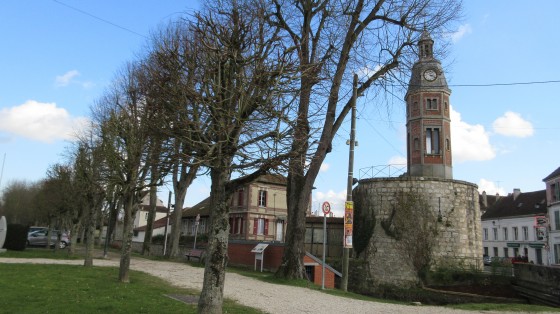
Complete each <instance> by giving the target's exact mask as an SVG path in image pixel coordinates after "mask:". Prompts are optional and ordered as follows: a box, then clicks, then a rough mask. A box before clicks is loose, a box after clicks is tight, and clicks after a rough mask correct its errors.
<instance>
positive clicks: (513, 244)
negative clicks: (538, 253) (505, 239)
mask: <svg viewBox="0 0 560 314" xmlns="http://www.w3.org/2000/svg"><path fill="white" fill-rule="evenodd" d="M519 246H520V244H519V243H511V242H510V243H507V247H519Z"/></svg>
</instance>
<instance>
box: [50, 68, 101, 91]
mask: <svg viewBox="0 0 560 314" xmlns="http://www.w3.org/2000/svg"><path fill="white" fill-rule="evenodd" d="M80 75H81V73H80V72H79V71H78V70H70V71H68V72H66V73H64V74H62V75H57V76H56V77H55V80H54V85H55V86H56V87H66V86H68V85H70V84H72V83H75V84H78V85H80V86H82V87H83V88H86V89H89V88H92V87H94V86H95V84H94V83H93V82H90V81H79V80H76V78H77V77H78V76H80Z"/></svg>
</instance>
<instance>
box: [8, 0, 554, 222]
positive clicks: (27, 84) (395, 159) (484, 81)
mask: <svg viewBox="0 0 560 314" xmlns="http://www.w3.org/2000/svg"><path fill="white" fill-rule="evenodd" d="M197 6H198V2H197V1H185V0H176V1H175V0H173V1H171V0H168V1H132V0H120V1H105V0H103V1H100V0H97V1H93V0H88V1H85V0H81V1H77V0H60V1H53V0H50V1H49V0H30V1H20V0H3V1H1V2H0V38H1V40H2V47H3V48H4V49H3V50H2V52H1V53H0V74H1V75H0V163H1V162H3V161H4V156H5V162H4V168H3V173H2V181H1V182H0V189H3V188H5V187H6V185H7V184H9V182H11V181H13V180H28V181H35V180H39V179H41V178H44V177H45V172H46V170H47V169H48V167H49V165H52V164H54V163H56V162H60V161H62V160H63V158H64V153H65V147H67V146H68V143H69V142H68V141H69V140H70V139H71V137H70V135H71V134H72V130H73V129H74V128H75V127H79V125H81V123H83V122H84V121H85V120H86V119H87V117H88V115H89V107H90V105H91V104H93V103H94V101H95V100H96V99H97V98H98V97H99V96H100V95H101V94H102V92H103V90H104V89H105V88H106V87H107V85H108V84H109V83H110V82H111V80H112V79H113V77H114V75H115V73H116V71H118V70H119V68H120V67H121V66H122V65H123V64H124V63H125V62H126V61H129V60H132V59H134V58H135V56H136V55H137V54H138V53H139V52H141V51H142V48H143V47H144V45H145V43H146V40H147V38H146V37H148V36H149V34H150V32H151V31H153V30H155V29H156V27H157V26H158V25H161V24H162V23H165V22H166V21H168V20H170V19H173V18H176V17H178V16H179V14H180V13H181V12H192V10H193V9H196V8H197ZM70 7H72V8H70ZM464 9H465V10H464V19H463V20H462V21H461V22H460V23H459V25H458V27H457V30H456V32H455V33H454V34H453V37H452V45H451V47H450V48H451V49H450V51H449V56H448V58H447V59H446V60H442V63H443V64H444V66H445V70H446V77H447V80H448V83H449V85H450V88H451V90H452V94H451V106H452V109H453V116H452V148H453V158H454V160H453V176H454V179H457V180H464V181H469V182H472V183H475V184H477V185H479V191H480V192H482V191H483V190H485V191H486V192H487V193H490V194H495V193H497V192H498V193H500V194H502V195H504V194H507V193H509V192H512V190H513V189H514V188H520V189H521V191H522V192H528V191H535V190H542V189H544V188H545V186H544V183H543V182H542V179H543V178H544V177H545V176H547V175H548V174H549V173H551V172H552V171H554V170H555V169H556V168H557V167H558V166H560V158H558V157H557V156H559V155H560V145H559V143H558V136H556V135H557V134H558V133H559V130H560V127H559V124H558V118H559V117H560V104H559V101H558V97H560V95H558V94H559V93H556V91H557V90H560V83H549V84H521V85H507V86H500V85H494V86H484V87H472V86H471V87H469V86H462V85H492V84H506V83H531V82H543V81H558V80H560V59H559V58H558V55H559V53H560V46H559V45H560V43H559V42H558V40H557V39H558V34H557V31H558V29H559V27H558V24H557V22H555V21H556V20H557V17H558V12H559V11H560V2H558V1H553V0H549V1H539V2H538V5H533V6H532V5H530V4H527V2H525V1H506V0H495V1H465V7H464ZM436 45H437V42H436ZM403 97H404V95H403ZM358 117H359V119H358V123H357V135H356V138H357V140H358V142H359V146H358V147H357V148H356V153H355V168H354V173H355V174H356V176H357V177H358V176H359V173H360V169H366V168H368V167H372V166H378V165H387V164H394V163H402V162H403V161H404V160H405V159H404V157H405V156H406V147H405V143H406V141H405V133H406V132H405V108H404V103H403V102H399V101H395V102H393V103H392V107H391V108H390V110H385V109H376V108H375V106H372V105H370V104H369V103H367V99H362V98H360V102H359V103H358ZM348 131H349V123H348V124H347V125H346V126H345V127H343V129H342V130H341V132H340V133H339V135H338V137H337V139H336V140H335V142H334V144H333V152H332V153H331V154H329V155H328V157H327V159H326V161H325V163H324V164H323V170H322V171H321V173H320V174H319V176H318V178H317V180H316V182H315V186H316V187H317V189H316V190H314V192H313V200H314V205H313V209H314V210H317V209H319V204H320V203H322V202H323V201H329V202H331V203H332V204H333V211H334V212H335V214H336V215H340V213H341V212H342V211H343V209H342V204H343V201H344V199H345V197H346V178H347V170H348V167H347V163H348V146H346V145H345V141H346V139H347V138H348V137H349V135H348ZM209 185H210V180H209V179H206V178H200V179H198V180H197V181H196V182H195V183H194V184H193V186H192V188H191V189H190V190H189V192H188V195H187V202H186V203H187V205H194V204H195V203H197V202H198V201H200V200H201V199H202V198H204V197H206V196H207V195H208V193H209V188H210V186H209ZM167 191H168V190H167V188H166V187H164V188H163V190H162V191H161V195H162V197H161V198H162V199H163V200H166V199H167Z"/></svg>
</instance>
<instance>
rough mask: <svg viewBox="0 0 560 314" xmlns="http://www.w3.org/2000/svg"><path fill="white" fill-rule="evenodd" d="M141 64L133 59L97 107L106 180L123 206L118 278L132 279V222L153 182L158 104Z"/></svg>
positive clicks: (95, 112) (95, 113)
mask: <svg viewBox="0 0 560 314" xmlns="http://www.w3.org/2000/svg"><path fill="white" fill-rule="evenodd" d="M141 71H142V67H141V64H139V63H130V64H128V66H127V67H126V68H125V70H124V72H123V73H122V74H121V75H120V77H118V79H117V80H116V81H115V85H114V87H113V89H112V90H110V91H109V92H107V94H106V95H105V97H103V98H102V99H101V100H100V101H99V102H98V104H97V106H96V107H95V108H94V112H93V116H94V119H95V121H96V122H97V124H98V126H99V128H100V130H101V131H100V134H101V138H102V147H103V156H104V159H105V163H106V166H107V171H106V172H105V181H106V182H107V183H108V184H109V185H117V186H119V190H120V194H121V197H122V202H123V207H124V228H123V245H122V251H121V260H120V268H119V280H120V281H121V282H129V268H130V253H131V248H132V235H133V230H132V227H133V222H134V219H135V216H136V213H137V210H138V205H139V203H140V201H141V200H142V198H143V196H144V195H146V193H147V189H148V188H149V186H150V182H153V181H151V180H149V176H150V170H151V163H150V160H149V157H148V156H149V149H150V147H152V146H151V145H150V143H151V141H152V140H153V138H152V137H151V133H150V124H151V123H152V122H153V121H152V120H151V118H152V117H153V116H154V112H155V110H156V108H155V107H153V106H152V104H151V103H150V102H149V101H148V99H147V98H146V95H145V91H144V90H143V89H142V85H141V84H140V79H141V75H143V74H142V73H141Z"/></svg>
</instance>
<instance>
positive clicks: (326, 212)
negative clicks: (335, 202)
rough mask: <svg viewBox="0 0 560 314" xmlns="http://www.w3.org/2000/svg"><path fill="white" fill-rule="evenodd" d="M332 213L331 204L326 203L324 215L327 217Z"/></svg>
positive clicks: (324, 204)
mask: <svg viewBox="0 0 560 314" xmlns="http://www.w3.org/2000/svg"><path fill="white" fill-rule="evenodd" d="M330 212H331V204H329V202H324V203H323V213H324V214H325V215H328V214H329V213H330Z"/></svg>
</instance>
